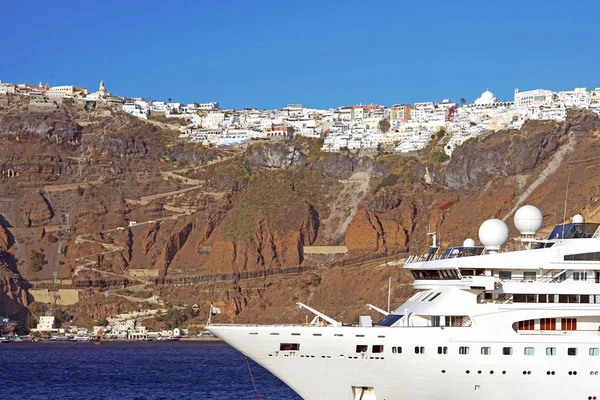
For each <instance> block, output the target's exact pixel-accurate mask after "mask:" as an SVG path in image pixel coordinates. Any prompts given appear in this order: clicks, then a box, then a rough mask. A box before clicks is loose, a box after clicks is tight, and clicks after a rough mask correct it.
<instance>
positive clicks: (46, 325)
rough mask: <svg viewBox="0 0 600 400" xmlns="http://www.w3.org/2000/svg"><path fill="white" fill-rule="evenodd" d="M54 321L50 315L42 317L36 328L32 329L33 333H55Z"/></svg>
mask: <svg viewBox="0 0 600 400" xmlns="http://www.w3.org/2000/svg"><path fill="white" fill-rule="evenodd" d="M55 322H56V319H55V318H54V316H52V315H42V316H40V320H39V321H38V324H37V327H36V328H35V329H32V331H34V332H57V331H58V329H56V326H55Z"/></svg>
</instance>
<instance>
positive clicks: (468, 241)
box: [463, 238, 475, 247]
mask: <svg viewBox="0 0 600 400" xmlns="http://www.w3.org/2000/svg"><path fill="white" fill-rule="evenodd" d="M463 247H475V241H474V240H473V239H471V238H467V239H465V241H464V242H463Z"/></svg>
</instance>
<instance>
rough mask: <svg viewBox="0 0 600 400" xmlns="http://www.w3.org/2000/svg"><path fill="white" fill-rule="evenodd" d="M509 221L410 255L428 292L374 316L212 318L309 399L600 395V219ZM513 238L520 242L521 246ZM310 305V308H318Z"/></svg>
mask: <svg viewBox="0 0 600 400" xmlns="http://www.w3.org/2000/svg"><path fill="white" fill-rule="evenodd" d="M542 222H543V217H542V213H541V212H540V211H539V210H538V209H537V208H536V207H533V206H524V207H521V208H520V209H519V210H518V211H517V213H516V214H515V226H516V228H517V229H518V230H519V231H520V232H521V237H520V240H519V241H518V244H515V246H506V245H505V243H506V242H507V240H508V233H509V230H508V227H507V226H506V224H505V223H504V222H502V221H500V220H497V219H493V220H488V221H485V222H484V223H483V224H482V225H481V227H480V229H479V238H480V241H481V242H482V244H483V245H482V246H476V245H475V242H474V241H473V240H472V239H467V240H465V241H464V243H463V245H462V246H457V247H451V248H448V249H446V250H445V251H444V252H440V250H439V248H438V246H437V244H436V243H435V239H434V241H433V242H434V243H433V245H432V246H431V247H430V249H429V252H428V253H427V254H425V255H423V256H413V257H409V258H408V259H407V260H406V263H405V265H404V268H405V269H407V270H410V272H411V273H412V274H413V276H414V278H415V281H414V284H413V285H414V287H415V288H416V289H418V290H419V291H418V292H417V293H416V294H415V295H413V296H412V297H411V298H410V299H409V300H408V301H406V302H405V303H404V304H402V305H401V306H400V307H398V308H397V309H396V310H395V311H393V312H392V313H389V314H388V313H386V312H384V311H381V312H382V313H383V314H384V317H383V319H382V320H381V321H380V322H378V323H377V324H375V325H374V326H372V325H371V324H370V323H369V321H368V319H362V318H361V324H360V325H361V326H356V327H355V326H342V324H341V323H339V322H337V321H335V320H334V319H332V318H329V317H327V316H325V315H323V314H321V313H318V312H317V311H315V310H312V309H310V308H309V309H310V310H311V311H313V312H314V313H315V314H316V315H317V318H319V319H320V320H322V321H325V322H326V323H327V325H326V326H323V325H319V326H317V325H314V324H313V325H269V326H266V325H211V326H209V327H208V329H209V330H210V331H211V332H213V333H214V334H215V335H217V336H219V337H221V338H222V339H223V340H224V341H226V342H227V343H229V344H230V345H231V346H233V347H235V348H236V349H238V350H239V351H241V352H242V353H244V354H245V355H247V356H248V357H250V358H252V359H253V360H255V361H256V362H257V363H259V364H260V365H262V366H263V367H265V368H266V369H268V370H269V371H271V372H272V373H273V374H275V375H276V376H277V377H279V378H280V379H281V380H282V381H284V382H285V383H286V384H287V385H289V386H290V387H291V388H292V389H294V390H295V391H296V392H297V393H298V394H299V395H300V396H302V397H303V398H305V399H311V400H312V399H349V400H350V399H355V400H375V399H378V400H382V399H383V400H392V399H404V398H412V399H439V400H441V399H456V398H460V399H507V398H523V399H545V400H547V399H582V400H584V399H594V398H595V397H596V396H600V375H599V372H600V224H598V223H586V222H584V220H583V217H582V216H581V215H576V216H575V217H573V220H572V222H570V223H564V224H561V225H558V226H556V227H555V228H554V229H553V230H552V232H551V233H550V235H548V237H547V238H544V239H539V238H537V237H536V232H537V231H538V230H539V229H540V228H541V226H542ZM511 247H512V248H511ZM307 308H308V307H307Z"/></svg>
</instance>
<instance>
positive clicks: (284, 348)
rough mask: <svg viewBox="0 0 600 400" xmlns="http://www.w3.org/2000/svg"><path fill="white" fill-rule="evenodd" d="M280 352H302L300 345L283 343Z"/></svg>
mask: <svg viewBox="0 0 600 400" xmlns="http://www.w3.org/2000/svg"><path fill="white" fill-rule="evenodd" d="M279 350H281V351H287V350H294V351H298V350H300V343H281V344H280V345H279Z"/></svg>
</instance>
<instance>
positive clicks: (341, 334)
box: [333, 333, 344, 337]
mask: <svg viewBox="0 0 600 400" xmlns="http://www.w3.org/2000/svg"><path fill="white" fill-rule="evenodd" d="M333 336H340V337H341V336H344V334H343V333H334V334H333Z"/></svg>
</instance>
